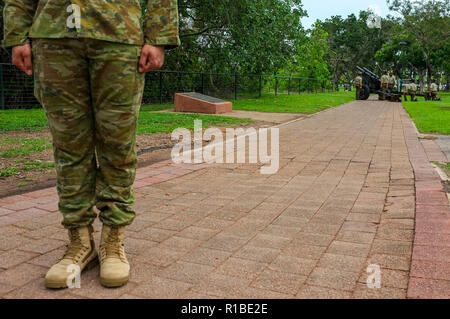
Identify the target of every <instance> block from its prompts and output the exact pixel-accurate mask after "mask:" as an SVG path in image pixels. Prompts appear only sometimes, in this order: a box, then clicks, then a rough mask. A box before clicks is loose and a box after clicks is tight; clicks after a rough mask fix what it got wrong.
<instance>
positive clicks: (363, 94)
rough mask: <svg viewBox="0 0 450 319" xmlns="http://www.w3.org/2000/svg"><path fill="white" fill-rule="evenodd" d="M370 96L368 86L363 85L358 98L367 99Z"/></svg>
mask: <svg viewBox="0 0 450 319" xmlns="http://www.w3.org/2000/svg"><path fill="white" fill-rule="evenodd" d="M369 96H370V88H369V86H368V85H363V88H362V90H361V93H360V94H359V98H360V99H361V100H367V99H368V98H369Z"/></svg>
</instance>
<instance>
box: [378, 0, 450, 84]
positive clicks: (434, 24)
mask: <svg viewBox="0 0 450 319" xmlns="http://www.w3.org/2000/svg"><path fill="white" fill-rule="evenodd" d="M387 3H388V5H389V8H390V10H392V11H395V12H398V13H399V14H400V15H401V16H402V21H401V24H402V26H403V28H404V30H406V31H407V32H408V33H409V34H410V35H411V36H412V37H413V38H414V40H415V41H417V43H418V44H420V46H419V47H418V48H419V49H420V50H421V52H422V55H423V59H424V61H425V64H426V69H427V72H428V77H427V78H428V85H430V84H431V76H432V75H433V71H434V68H433V59H434V60H435V61H436V57H437V56H436V54H435V52H436V51H439V50H440V48H441V47H442V46H444V45H445V44H446V42H448V37H449V36H450V17H449V14H450V0H429V1H422V0H420V1H419V0H387ZM447 58H448V56H447Z"/></svg>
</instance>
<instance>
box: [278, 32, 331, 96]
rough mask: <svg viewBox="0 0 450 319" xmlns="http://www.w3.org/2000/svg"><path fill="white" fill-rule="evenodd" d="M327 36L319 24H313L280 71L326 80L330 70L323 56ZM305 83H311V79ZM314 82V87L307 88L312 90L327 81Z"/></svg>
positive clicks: (326, 47)
mask: <svg viewBox="0 0 450 319" xmlns="http://www.w3.org/2000/svg"><path fill="white" fill-rule="evenodd" d="M327 37H328V34H327V33H326V32H325V31H324V30H323V29H322V28H321V27H320V25H315V26H314V28H313V29H312V30H311V31H310V34H308V35H305V36H303V39H302V40H300V41H298V43H297V46H296V51H295V54H294V55H293V56H292V59H291V60H290V61H289V62H288V64H287V66H286V68H284V69H283V70H282V73H288V74H290V75H293V76H300V77H304V78H311V79H324V80H327V81H328V79H329V78H330V72H329V70H328V63H327V61H326V60H325V56H326V55H327V53H328V45H327ZM307 83H308V84H311V85H312V84H313V82H311V81H308V82H307ZM315 84H316V86H315V87H313V86H310V87H308V88H307V89H310V90H312V89H314V88H318V87H320V86H321V85H326V84H327V83H320V82H317V83H315Z"/></svg>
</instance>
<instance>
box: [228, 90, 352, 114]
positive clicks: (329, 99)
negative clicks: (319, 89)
mask: <svg viewBox="0 0 450 319" xmlns="http://www.w3.org/2000/svg"><path fill="white" fill-rule="evenodd" d="M354 100H355V92H354V91H352V92H332V93H317V94H291V95H287V94H283V95H281V94H280V95H277V96H275V95H267V96H263V97H262V98H260V99H243V100H237V101H233V109H235V110H243V111H258V112H269V113H302V114H313V113H316V112H319V111H322V110H325V109H328V108H331V107H334V106H338V105H341V104H345V103H348V102H350V101H354Z"/></svg>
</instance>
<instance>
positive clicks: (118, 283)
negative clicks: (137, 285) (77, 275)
mask: <svg viewBox="0 0 450 319" xmlns="http://www.w3.org/2000/svg"><path fill="white" fill-rule="evenodd" d="M129 279H130V276H127V277H125V278H119V279H105V278H101V277H100V283H101V284H102V286H103V287H106V288H118V287H122V286H124V285H126V284H127V283H128V280H129Z"/></svg>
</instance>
